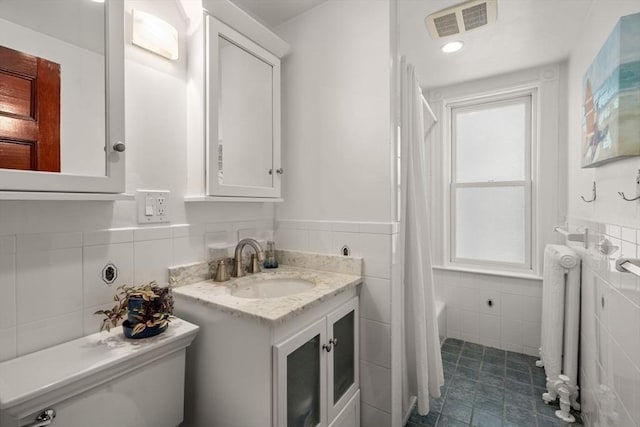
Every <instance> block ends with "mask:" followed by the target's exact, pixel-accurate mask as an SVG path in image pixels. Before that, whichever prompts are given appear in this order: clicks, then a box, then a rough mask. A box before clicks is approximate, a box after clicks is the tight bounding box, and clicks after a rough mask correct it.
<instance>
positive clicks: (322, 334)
mask: <svg viewBox="0 0 640 427" xmlns="http://www.w3.org/2000/svg"><path fill="white" fill-rule="evenodd" d="M326 342H327V327H326V320H325V319H324V318H323V319H321V320H319V321H317V322H316V323H314V324H312V325H311V326H309V327H308V328H306V329H304V330H303V331H301V332H300V333H298V334H296V335H294V336H293V337H291V338H289V339H288V340H286V341H285V342H283V343H281V344H279V345H276V346H274V363H275V364H276V366H275V381H276V385H275V388H276V399H275V402H274V404H275V420H274V425H275V426H278V427H310V426H314V427H326V426H327V419H326V410H325V408H326V396H327V392H326V391H327V382H326V381H327V380H326V378H327V376H326V361H325V359H326V356H325V354H324V353H326V350H325V349H323V344H326Z"/></svg>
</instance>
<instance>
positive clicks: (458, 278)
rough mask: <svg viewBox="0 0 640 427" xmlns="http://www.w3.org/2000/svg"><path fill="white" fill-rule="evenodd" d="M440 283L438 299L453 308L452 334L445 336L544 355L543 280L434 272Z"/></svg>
mask: <svg viewBox="0 0 640 427" xmlns="http://www.w3.org/2000/svg"><path fill="white" fill-rule="evenodd" d="M434 280H435V283H436V295H437V298H438V299H440V300H442V301H444V302H445V304H446V307H447V308H446V313H447V330H446V331H440V333H441V334H446V336H447V337H451V338H458V339H463V340H465V341H470V342H475V343H479V344H483V345H488V346H491V347H496V348H501V349H505V350H510V351H516V352H520V353H527V354H531V355H534V356H537V355H538V348H539V347H540V329H541V315H542V281H541V280H537V279H522V278H511V277H503V276H494V275H487V274H476V273H470V272H461V271H452V270H444V269H436V270H434ZM489 300H491V302H492V304H491V305H489V304H488V301H489Z"/></svg>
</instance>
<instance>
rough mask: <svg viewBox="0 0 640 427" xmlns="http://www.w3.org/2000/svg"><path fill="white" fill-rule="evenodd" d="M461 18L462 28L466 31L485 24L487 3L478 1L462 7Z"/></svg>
mask: <svg viewBox="0 0 640 427" xmlns="http://www.w3.org/2000/svg"><path fill="white" fill-rule="evenodd" d="M462 20H463V21H464V29H465V30H467V31H469V30H473V29H474V28H478V27H482V26H483V25H487V4H486V3H480V4H478V5H475V6H472V7H469V8H466V9H462Z"/></svg>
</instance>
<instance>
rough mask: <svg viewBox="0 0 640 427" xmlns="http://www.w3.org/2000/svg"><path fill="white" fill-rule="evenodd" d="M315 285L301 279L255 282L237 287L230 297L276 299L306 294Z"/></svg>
mask: <svg viewBox="0 0 640 427" xmlns="http://www.w3.org/2000/svg"><path fill="white" fill-rule="evenodd" d="M314 286H315V285H314V284H313V283H312V282H310V281H308V280H302V279H269V280H256V281H253V282H249V283H247V284H242V285H238V287H237V288H235V289H232V290H231V295H233V296H235V297H240V298H278V297H286V296H289V295H295V294H299V293H301V292H306V291H308V290H309V289H311V288H313V287H314Z"/></svg>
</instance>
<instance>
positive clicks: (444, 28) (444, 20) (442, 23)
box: [433, 13, 460, 37]
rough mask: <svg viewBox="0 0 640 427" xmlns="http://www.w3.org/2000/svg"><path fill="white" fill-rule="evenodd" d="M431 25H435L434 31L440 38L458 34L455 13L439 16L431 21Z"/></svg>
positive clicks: (458, 29)
mask: <svg viewBox="0 0 640 427" xmlns="http://www.w3.org/2000/svg"><path fill="white" fill-rule="evenodd" d="M433 23H434V24H435V25H436V31H437V32H438V35H439V36H440V37H446V36H451V35H454V34H458V33H459V32H460V28H458V19H457V18H456V14H455V13H450V14H448V15H444V16H439V17H437V18H435V19H434V20H433Z"/></svg>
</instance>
